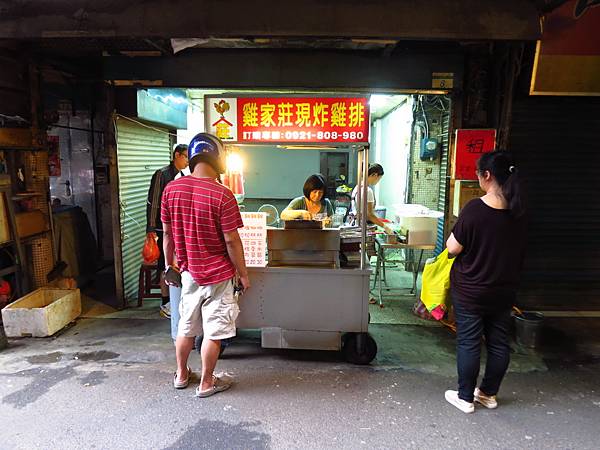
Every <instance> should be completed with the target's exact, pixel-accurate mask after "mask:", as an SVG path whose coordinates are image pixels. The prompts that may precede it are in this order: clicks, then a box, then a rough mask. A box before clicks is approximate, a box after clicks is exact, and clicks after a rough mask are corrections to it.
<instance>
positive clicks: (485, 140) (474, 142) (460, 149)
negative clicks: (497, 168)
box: [452, 129, 496, 180]
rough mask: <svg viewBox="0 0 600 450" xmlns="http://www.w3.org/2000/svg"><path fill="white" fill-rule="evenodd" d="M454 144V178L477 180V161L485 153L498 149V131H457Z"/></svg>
mask: <svg viewBox="0 0 600 450" xmlns="http://www.w3.org/2000/svg"><path fill="white" fill-rule="evenodd" d="M454 144H455V147H454V149H455V151H454V165H453V168H454V170H453V174H452V175H453V178H454V179H456V180H477V175H476V174H475V170H476V169H477V164H476V163H477V160H478V159H479V157H480V156H481V155H482V154H483V153H489V152H491V151H492V150H494V148H495V147H496V130H494V129H481V130H466V129H462V130H456V139H455V140H454Z"/></svg>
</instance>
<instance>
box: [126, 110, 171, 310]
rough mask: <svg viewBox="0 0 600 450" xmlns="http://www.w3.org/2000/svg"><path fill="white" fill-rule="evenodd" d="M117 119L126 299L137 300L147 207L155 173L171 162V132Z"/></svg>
mask: <svg viewBox="0 0 600 450" xmlns="http://www.w3.org/2000/svg"><path fill="white" fill-rule="evenodd" d="M153 128H155V129H156V130H155V129H151V128H148V127H145V126H143V125H140V124H137V123H135V122H131V121H129V120H127V119H123V118H117V159H118V167H119V202H120V207H121V211H120V212H121V249H122V250H121V253H122V259H123V284H124V295H125V299H127V300H130V299H132V298H134V297H136V296H137V290H138V274H139V269H140V264H141V262H142V256H141V251H142V246H143V245H144V238H145V236H146V203H147V198H148V188H149V186H150V179H151V178H152V174H153V173H154V171H155V170H157V169H160V168H161V167H164V166H165V165H167V164H168V163H169V160H170V140H169V135H168V134H167V130H166V129H165V130H162V131H157V130H161V129H160V128H157V127H153Z"/></svg>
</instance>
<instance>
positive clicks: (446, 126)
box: [435, 111, 451, 255]
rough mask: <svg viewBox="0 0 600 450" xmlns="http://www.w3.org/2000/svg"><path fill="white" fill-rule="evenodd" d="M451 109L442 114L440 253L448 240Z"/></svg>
mask: <svg viewBox="0 0 600 450" xmlns="http://www.w3.org/2000/svg"><path fill="white" fill-rule="evenodd" d="M450 116H451V114H450V111H447V112H446V113H445V114H443V116H442V136H441V137H442V146H441V159H440V180H439V190H438V192H439V198H438V211H440V212H443V213H444V217H442V218H441V219H440V220H438V233H437V242H436V244H435V254H436V255H438V254H440V253H441V252H442V250H444V248H445V246H446V242H445V240H444V227H445V217H447V212H448V211H447V209H448V188H449V186H450V178H449V177H448V158H449V155H450V151H449V149H450Z"/></svg>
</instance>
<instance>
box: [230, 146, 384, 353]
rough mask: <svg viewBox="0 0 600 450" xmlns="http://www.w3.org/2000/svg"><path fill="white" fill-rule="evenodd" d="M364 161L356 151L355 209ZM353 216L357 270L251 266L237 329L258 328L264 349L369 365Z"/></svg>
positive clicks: (371, 344) (365, 285)
mask: <svg viewBox="0 0 600 450" xmlns="http://www.w3.org/2000/svg"><path fill="white" fill-rule="evenodd" d="M368 161H369V160H368V147H367V146H365V147H361V148H360V149H359V151H358V166H357V167H359V168H360V170H359V171H358V172H359V175H358V185H359V186H361V187H362V189H363V195H361V196H360V197H361V199H362V203H363V205H362V208H361V211H366V210H367V204H366V203H367V201H366V200H367V183H366V180H367V173H368ZM359 216H360V217H359V223H360V226H361V259H360V267H359V268H355V269H351V268H339V266H338V267H335V265H329V267H305V266H298V267H265V268H251V269H249V272H250V277H251V280H252V288H251V289H250V290H249V291H248V292H247V293H246V294H244V296H243V297H242V298H241V300H240V310H241V312H240V315H239V317H238V320H237V326H238V328H242V329H243V328H253V329H256V328H259V329H260V330H261V340H262V346H263V347H266V348H290V349H307V350H342V352H343V354H344V356H345V358H346V359H347V360H348V361H350V362H352V363H356V364H368V363H370V362H371V361H372V360H373V358H375V355H376V354H377V344H376V342H375V340H374V339H373V338H372V337H371V335H369V334H368V328H369V277H370V274H371V269H370V266H369V264H368V261H367V258H366V254H365V248H366V238H367V228H366V216H365V214H362V215H359Z"/></svg>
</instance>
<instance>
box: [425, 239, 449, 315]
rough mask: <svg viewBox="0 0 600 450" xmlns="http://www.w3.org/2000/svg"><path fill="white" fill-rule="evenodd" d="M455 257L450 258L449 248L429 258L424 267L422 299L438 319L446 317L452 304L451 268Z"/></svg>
mask: <svg viewBox="0 0 600 450" xmlns="http://www.w3.org/2000/svg"><path fill="white" fill-rule="evenodd" d="M453 263H454V258H453V259H449V258H448V249H445V250H444V251H443V252H442V253H440V254H439V255H438V256H437V257H435V258H431V259H428V260H427V262H426V263H425V268H424V269H423V283H422V288H421V301H422V302H423V304H424V305H425V307H426V308H427V310H428V311H429V312H430V313H431V315H432V316H433V317H434V318H435V319H436V320H441V319H443V318H444V315H445V314H446V311H447V310H448V306H449V304H450V269H451V268H452V264H453Z"/></svg>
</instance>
